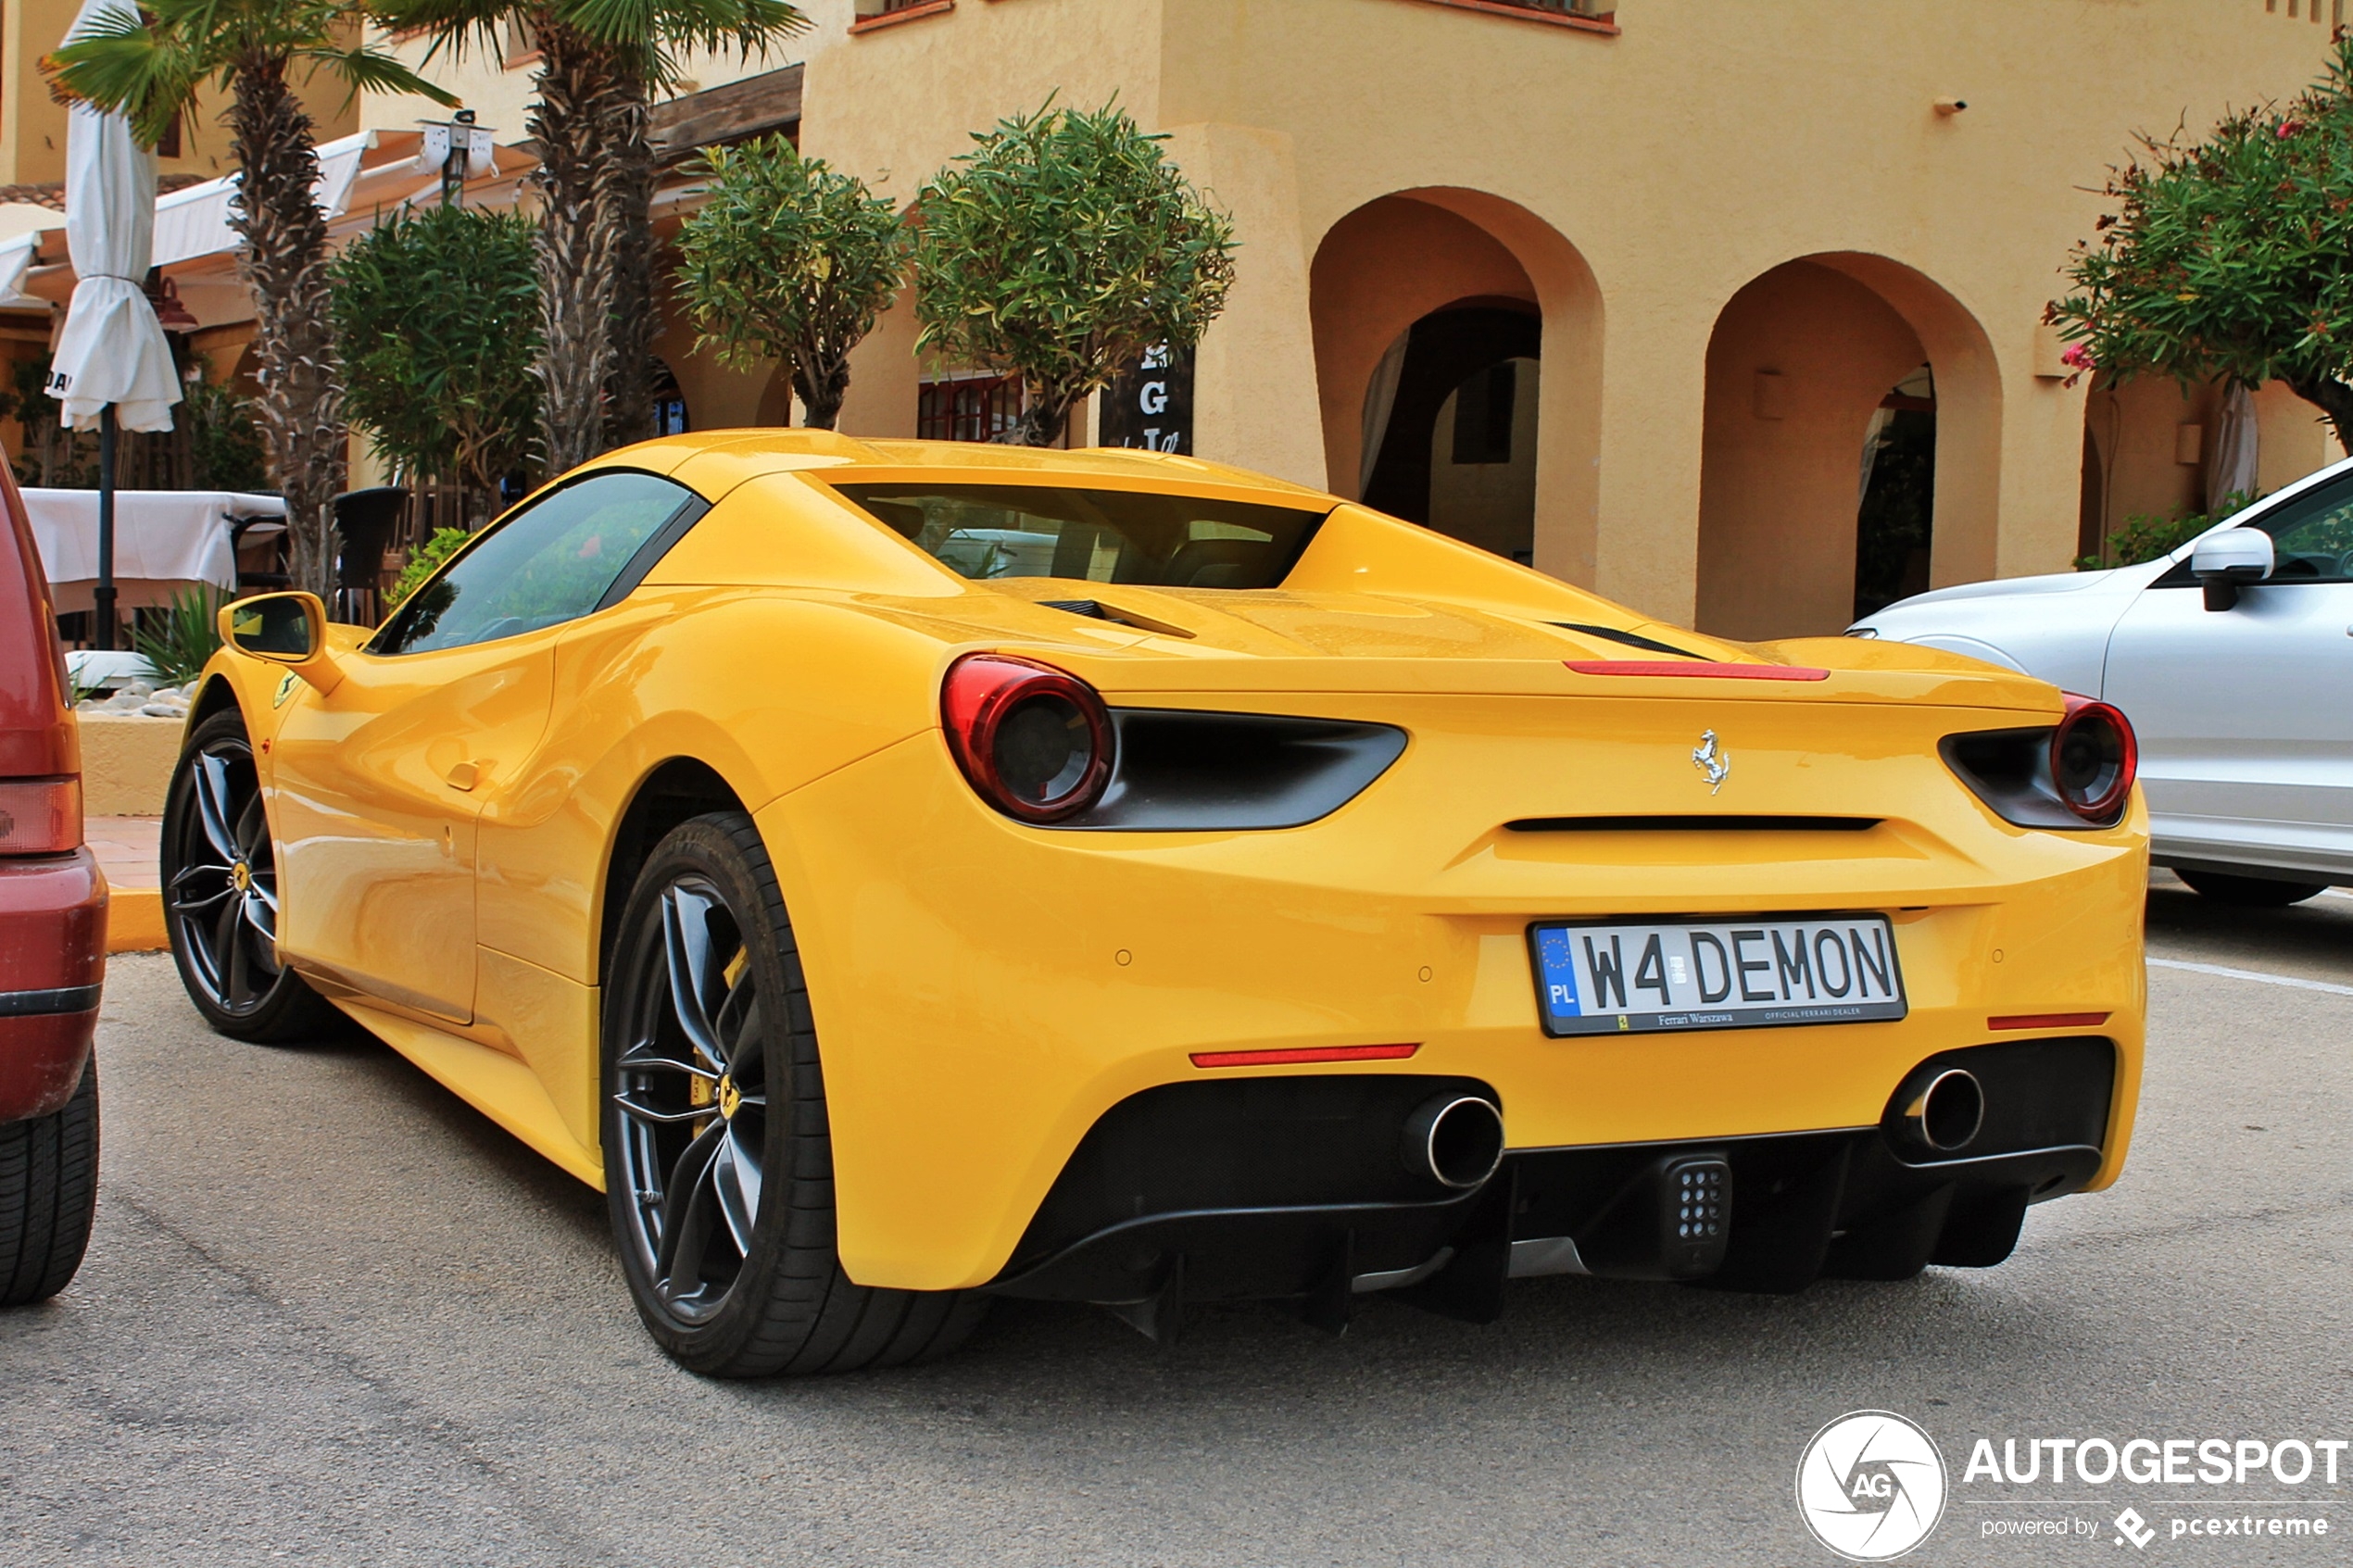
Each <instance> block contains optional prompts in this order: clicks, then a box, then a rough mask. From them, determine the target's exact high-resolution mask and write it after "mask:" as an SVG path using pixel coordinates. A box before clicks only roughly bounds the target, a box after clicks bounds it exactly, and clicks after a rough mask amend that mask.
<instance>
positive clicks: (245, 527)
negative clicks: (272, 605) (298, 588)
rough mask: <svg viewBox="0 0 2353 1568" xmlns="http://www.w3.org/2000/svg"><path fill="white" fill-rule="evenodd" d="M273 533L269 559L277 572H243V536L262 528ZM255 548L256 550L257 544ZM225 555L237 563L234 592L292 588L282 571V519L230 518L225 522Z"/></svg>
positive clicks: (284, 562)
mask: <svg viewBox="0 0 2353 1568" xmlns="http://www.w3.org/2000/svg"><path fill="white" fill-rule="evenodd" d="M265 524H266V525H268V527H269V528H272V529H275V530H276V537H275V538H274V539H273V540H272V542H271V552H270V558H271V561H272V562H273V563H274V564H275V566H276V568H277V570H275V571H271V570H266V569H264V570H250V571H249V570H247V568H246V566H245V548H246V546H245V535H247V534H248V533H252V532H253V531H254V530H255V529H257V528H261V527H263V526H264V525H265ZM255 547H256V548H259V546H258V544H257V545H256V546H255ZM229 553H230V555H231V556H232V557H233V558H234V559H235V561H236V563H237V593H238V596H240V597H242V596H245V595H246V594H267V593H271V592H274V591H275V590H277V589H280V588H284V587H288V586H290V585H292V583H294V578H293V577H292V576H290V575H289V574H288V573H287V572H286V571H285V565H286V531H285V519H283V518H278V517H233V518H231V519H230V520H229Z"/></svg>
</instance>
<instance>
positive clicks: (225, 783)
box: [158, 709, 341, 1045]
mask: <svg viewBox="0 0 2353 1568" xmlns="http://www.w3.org/2000/svg"><path fill="white" fill-rule="evenodd" d="M158 859H160V861H161V868H160V869H161V871H162V873H163V892H164V927H165V929H166V931H167V932H168V933H169V934H170V938H171V959H172V961H173V962H174V963H176V964H178V965H179V966H180V983H181V985H182V986H184V987H185V988H186V990H187V993H188V999H189V1000H190V1001H192V1002H194V1003H195V1004H196V1010H197V1011H198V1012H200V1013H202V1014H203V1015H204V1020H205V1022H207V1023H209V1024H211V1025H212V1027H213V1028H214V1030H215V1031H217V1032H218V1033H220V1034H223V1035H228V1036H229V1037H230V1038H232V1039H236V1040H250V1041H252V1042H254V1043H255V1044H257V1045H284V1044H287V1043H289V1042H292V1041H296V1040H316V1039H322V1038H325V1037H327V1036H329V1035H333V1034H335V1033H337V1032H338V1030H339V1029H340V1028H341V1016H340V1015H339V1014H338V1013H337V1012H336V1011H335V1010H334V1009H333V1007H332V1006H331V1005H329V1003H328V1002H327V1000H326V998H325V997H321V996H320V995H319V993H318V992H316V991H313V990H312V989H311V988H310V987H309V985H307V984H305V982H304V981H303V978H302V976H300V975H298V974H296V972H294V971H293V970H291V969H288V968H286V967H284V966H283V965H282V964H281V963H280V962H279V961H278V942H277V925H278V875H277V864H276V857H275V853H274V850H273V847H272V845H271V838H270V822H269V818H268V816H267V815H266V814H265V813H264V810H263V808H262V801H261V781H260V778H259V776H258V774H257V773H256V772H255V771H254V762H253V743H252V742H251V741H250V740H249V739H247V738H246V735H245V720H244V719H243V718H242V717H241V716H240V715H239V714H238V713H237V712H236V711H235V710H234V709H230V710H228V711H226V712H221V713H216V714H214V715H213V716H212V717H211V718H209V719H207V720H206V721H204V722H203V723H201V724H198V725H197V726H196V728H195V734H191V735H190V736H189V737H188V742H187V745H186V746H185V747H184V748H183V749H182V751H181V754H180V761H179V764H178V765H177V766H176V767H174V768H173V769H172V771H171V791H170V794H169V795H168V796H166V797H165V799H164V808H163V839H162V844H161V846H160V854H159V856H158Z"/></svg>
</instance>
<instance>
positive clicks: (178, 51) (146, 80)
mask: <svg viewBox="0 0 2353 1568" xmlns="http://www.w3.org/2000/svg"><path fill="white" fill-rule="evenodd" d="M41 69H43V70H44V71H45V72H47V73H48V76H49V79H50V82H51V83H52V84H53V86H54V89H55V91H56V92H57V94H58V95H59V96H60V97H63V98H65V99H67V100H68V101H69V102H81V103H86V104H89V105H90V106H92V107H94V108H98V109H103V110H105V111H107V112H108V113H111V114H121V115H127V116H128V117H130V119H131V126H132V131H133V132H135V133H136V134H137V135H138V137H139V139H140V140H141V141H142V142H145V144H147V145H149V146H153V145H155V144H156V143H157V142H158V141H160V140H161V139H162V138H163V136H164V134H165V133H166V132H168V131H169V130H170V127H171V122H172V121H173V120H174V119H176V118H178V116H179V115H180V113H181V112H182V110H183V109H185V108H187V107H189V106H190V105H191V104H192V103H193V102H194V101H195V95H196V89H197V86H198V85H199V84H200V83H201V82H203V80H204V78H205V77H206V76H207V75H208V74H209V73H210V62H208V61H207V60H206V59H204V58H203V57H202V56H200V55H199V54H197V53H196V52H195V51H194V50H192V49H190V48H189V47H188V44H187V41H186V40H185V39H183V38H182V37H180V36H179V35H177V34H176V33H173V32H170V31H164V30H162V29H160V28H158V27H155V26H151V25H150V24H148V23H147V22H146V21H145V20H143V19H141V18H140V16H139V15H138V13H137V12H135V11H112V12H109V13H107V15H106V16H105V17H104V18H103V19H100V20H98V21H97V23H96V24H95V25H94V26H92V27H90V28H88V29H85V30H84V31H83V32H82V35H81V36H80V37H79V38H76V39H75V40H74V41H73V42H72V43H70V44H64V45H62V46H60V47H59V48H58V49H57V52H56V53H55V54H53V55H50V56H47V57H45V58H44V59H43V61H42V62H41Z"/></svg>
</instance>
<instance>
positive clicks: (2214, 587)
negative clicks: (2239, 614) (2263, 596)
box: [2190, 528, 2274, 609]
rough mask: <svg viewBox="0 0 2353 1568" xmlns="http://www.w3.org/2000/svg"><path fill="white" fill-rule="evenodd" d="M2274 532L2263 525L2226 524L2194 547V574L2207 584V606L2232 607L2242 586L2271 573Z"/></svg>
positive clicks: (2192, 568) (2191, 570)
mask: <svg viewBox="0 0 2353 1568" xmlns="http://www.w3.org/2000/svg"><path fill="white" fill-rule="evenodd" d="M2273 559H2274V557H2273V556H2272V553H2271V535H2270V534H2268V533H2264V532H2263V531H2262V530H2261V529H2259V528H2225V529H2221V530H2219V531H2217V532H2215V533H2209V534H2208V535H2206V537H2204V538H2203V539H2200V540H2199V541H2198V542H2197V544H2196V546H2195V547H2194V548H2193V549H2192V550H2191V551H2190V575H2191V576H2193V577H2195V578H2196V579H2197V580H2198V582H2199V583H2202V584H2204V586H2205V588H2206V608H2208V609H2229V608H2231V607H2232V606H2233V605H2235V604H2237V603H2238V602H2239V590H2240V589H2241V588H2243V587H2245V586H2246V584H2247V583H2260V582H2262V581H2263V580H2264V579H2265V578H2267V577H2269V576H2271V564H2272V561H2273Z"/></svg>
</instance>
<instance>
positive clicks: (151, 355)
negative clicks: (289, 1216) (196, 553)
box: [49, 0, 180, 648]
mask: <svg viewBox="0 0 2353 1568" xmlns="http://www.w3.org/2000/svg"><path fill="white" fill-rule="evenodd" d="M126 9H127V7H126V6H124V5H123V0H83V4H82V11H81V14H80V15H78V16H76V17H75V18H74V21H73V26H72V27H71V28H70V29H69V30H68V31H67V33H66V41H67V42H68V43H71V42H72V41H73V40H74V39H75V38H78V37H80V36H81V35H82V32H83V31H84V30H86V29H87V28H89V27H90V26H92V25H93V24H94V23H95V22H96V21H98V20H99V19H101V18H102V17H104V16H106V15H107V14H108V13H110V12H120V11H123V10H126ZM155 230H156V159H155V155H154V154H153V153H152V152H149V151H148V150H146V149H145V148H144V147H142V146H140V145H139V142H138V139H137V138H136V137H135V136H133V135H132V132H131V122H130V120H128V119H125V118H124V117H123V116H121V115H119V114H101V113H99V112H98V111H97V110H96V109H94V108H92V107H90V106H89V105H87V104H76V105H74V106H73V108H72V110H71V111H70V112H69V115H68V117H67V119H66V249H67V251H68V253H69V255H70V256H71V257H72V258H73V270H74V276H75V278H76V279H77V280H78V281H77V282H75V284H74V285H73V298H72V300H71V302H70V303H69V304H68V305H67V307H66V324H65V331H64V332H61V333H59V334H58V337H57V355H56V357H55V358H54V359H53V360H52V362H51V368H50V371H49V395H50V396H52V397H55V398H57V400H58V401H59V402H60V403H62V404H63V405H64V406H65V408H64V413H63V419H64V422H65V423H66V425H67V426H68V427H69V428H70V429H73V430H89V429H91V428H93V427H95V428H96V430H97V432H98V583H97V587H96V589H95V590H94V592H93V593H92V595H91V603H92V608H93V611H94V614H93V617H92V619H94V621H96V622H97V627H96V631H97V637H98V646H100V647H102V648H110V647H112V646H114V634H115V624H114V468H115V431H116V429H117V428H118V427H120V428H121V429H124V430H170V428H171V406H172V405H173V404H174V403H177V402H179V401H180V377H179V375H178V373H177V372H176V371H175V370H174V369H173V367H172V363H171V345H170V344H169V343H167V342H166V341H165V340H164V335H163V328H162V326H161V325H160V324H159V323H158V322H157V320H156V313H155V308H154V307H152V306H150V305H149V304H148V303H147V294H146V289H145V280H146V276H147V268H148V266H149V265H150V257H152V255H153V253H154V249H155Z"/></svg>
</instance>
